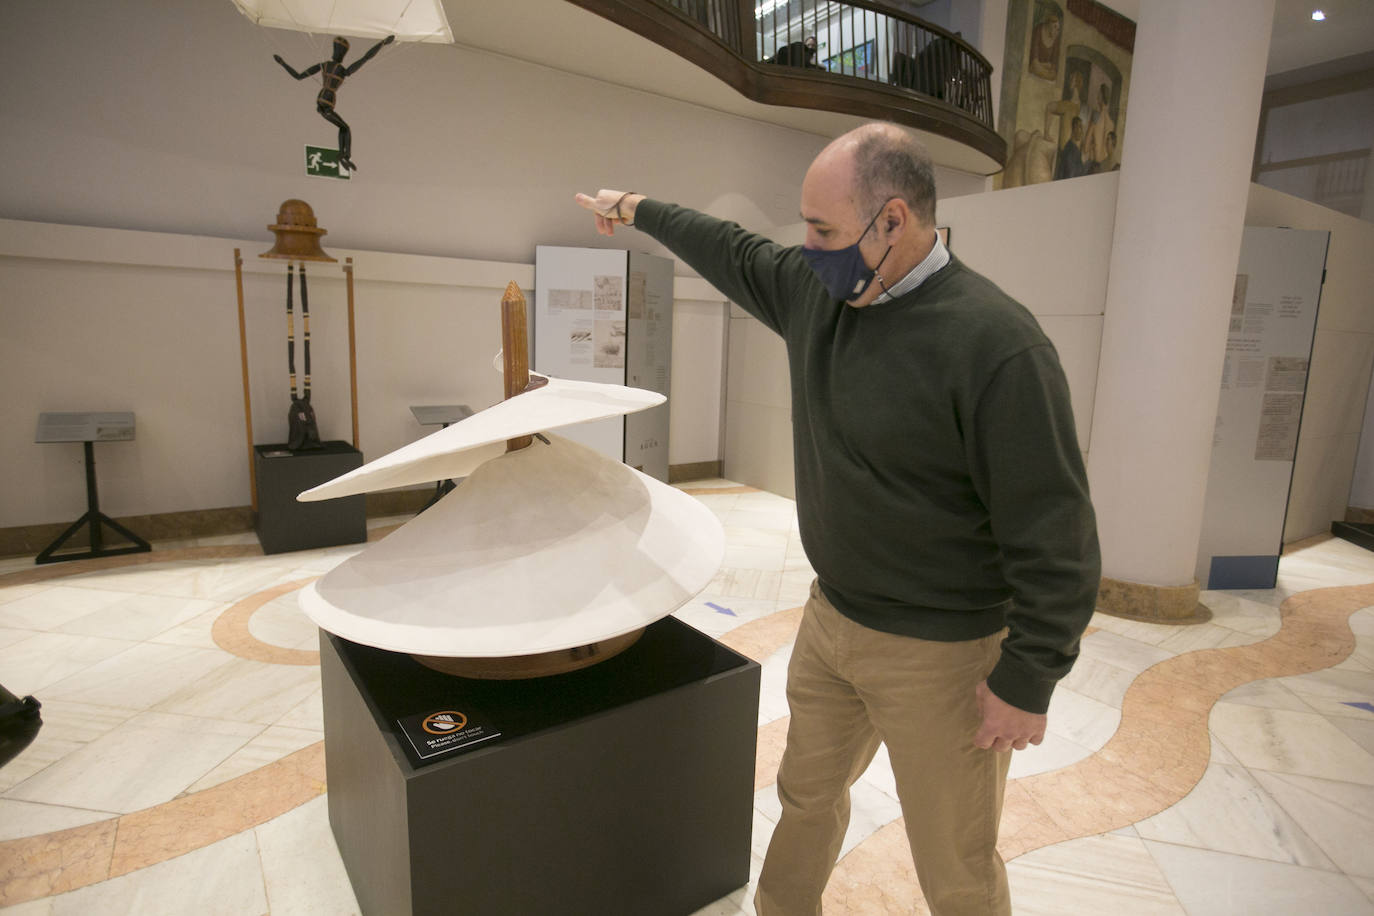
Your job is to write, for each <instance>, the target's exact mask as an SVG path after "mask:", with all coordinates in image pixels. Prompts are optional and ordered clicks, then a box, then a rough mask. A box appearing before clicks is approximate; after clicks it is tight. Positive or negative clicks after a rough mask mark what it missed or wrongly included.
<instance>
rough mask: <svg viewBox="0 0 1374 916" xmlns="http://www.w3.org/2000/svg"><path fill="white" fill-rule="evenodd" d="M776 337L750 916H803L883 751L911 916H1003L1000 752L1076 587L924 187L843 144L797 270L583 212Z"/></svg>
mask: <svg viewBox="0 0 1374 916" xmlns="http://www.w3.org/2000/svg"><path fill="white" fill-rule="evenodd" d="M577 201H578V203H580V204H581V205H582V206H584V207H586V208H587V209H590V210H592V211H593V212H594V213H595V214H596V224H597V227H598V230H599V231H601V232H602V233H603V234H607V235H609V234H612V233H613V232H614V230H615V226H616V224H617V223H620V224H625V225H630V224H633V225H634V226H635V227H636V228H638V229H640V230H641V231H644V232H647V233H648V234H649V235H651V236H652V237H654V238H655V239H658V240H659V241H660V242H662V243H663V244H665V245H666V246H667V247H668V248H669V249H671V250H672V251H673V252H675V253H676V254H677V255H678V256H679V257H681V258H682V259H683V260H684V261H686V262H687V263H688V264H690V265H691V266H693V267H694V268H696V269H697V270H698V271H699V272H700V273H701V274H702V276H703V277H705V278H706V279H707V280H708V281H710V282H711V283H712V284H714V285H715V286H716V288H717V289H719V290H721V291H722V292H723V293H725V295H727V296H728V297H729V298H730V299H731V300H732V301H734V302H736V303H738V304H739V305H740V306H741V307H743V308H745V309H746V310H748V311H749V312H750V313H752V314H753V315H755V316H756V317H757V318H758V319H759V320H760V321H762V322H763V323H764V324H766V325H768V326H769V327H771V328H772V329H773V330H775V331H776V332H777V333H779V334H780V335H782V337H783V339H784V340H785V341H786V344H787V350H788V359H789V364H790V373H791V381H792V410H793V414H792V423H793V433H794V460H795V464H796V481H797V512H798V517H799V521H800V526H801V534H802V541H803V545H804V547H805V549H806V553H807V557H808V558H809V560H810V561H811V564H812V566H813V567H814V568H815V570H816V573H817V580H816V583H815V584H814V585H813V586H812V590H811V598H810V600H809V601H808V602H807V605H806V609H805V611H804V614H803V619H802V623H801V627H800V630H799V632H798V634H797V640H796V644H795V646H794V648H793V652H792V659H791V663H790V665H789V668H788V685H787V696H788V702H789V705H790V707H791V711H792V719H791V723H790V726H789V731H788V736H787V749H786V751H785V753H784V755H783V759H782V763H781V765H780V767H779V771H778V795H779V798H780V799H781V801H782V816H781V818H780V820H779V821H778V824H777V827H776V829H775V830H774V833H773V838H772V841H771V843H770V845H769V848H768V854H767V857H766V860H765V862H764V866H763V872H762V874H761V875H760V877H759V884H758V893H757V896H756V900H755V902H756V905H757V908H758V912H759V913H760V914H761V916H771V914H803V913H806V914H811V913H819V912H820V901H821V894H822V891H823V890H824V888H825V884H826V882H827V880H828V879H829V876H830V872H831V870H832V869H833V867H834V864H835V860H836V857H837V855H838V853H839V850H840V844H841V842H842V840H843V838H844V832H845V829H846V825H847V823H848V820H849V787H850V785H852V784H853V782H854V781H855V780H856V779H857V778H858V777H859V776H860V775H861V774H862V773H863V771H864V770H865V769H866V768H867V766H868V764H869V762H870V761H871V760H872V758H873V755H874V753H875V751H876V750H877V748H878V745H879V743H880V742H881V743H885V744H886V745H887V747H888V752H889V757H890V759H891V761H892V769H893V774H894V776H895V778H896V784H897V791H898V795H899V796H900V799H901V803H902V810H903V812H904V814H905V821H906V830H907V836H908V839H909V840H910V843H911V849H912V854H913V859H914V860H915V863H916V871H917V876H918V877H919V879H920V882H921V887H922V890H923V891H924V893H925V897H926V900H927V902H928V903H929V905H930V908H931V911H932V912H933V913H935V914H937V916H948V914H980V916H981V914H989V913H995V914H1008V913H1010V912H1011V908H1010V901H1009V897H1008V893H1007V883H1006V872H1005V869H1004V867H1003V865H1002V860H1001V858H1000V857H999V856H998V854H997V851H996V842H997V826H998V821H999V819H1000V816H1001V806H1002V792H1003V787H1004V785H1005V781H1006V773H1007V767H1008V764H1009V762H1010V756H1011V755H1010V753H1009V751H1011V750H1012V749H1017V750H1020V749H1023V748H1025V747H1026V746H1027V745H1028V744H1038V743H1040V741H1041V739H1042V738H1043V737H1044V733H1045V725H1046V719H1045V711H1046V709H1047V708H1048V705H1049V698H1050V694H1051V692H1052V691H1053V689H1054V684H1055V682H1056V681H1057V680H1058V679H1059V678H1061V677H1063V675H1064V674H1066V673H1067V672H1068V670H1069V668H1070V666H1071V665H1072V664H1073V660H1074V658H1075V657H1076V655H1077V651H1078V640H1079V637H1080V635H1081V634H1082V632H1083V630H1084V628H1085V627H1086V625H1087V622H1088V620H1089V618H1090V617H1091V615H1092V610H1093V603H1094V599H1095V596H1096V591H1097V584H1098V578H1099V575H1100V569H1099V558H1098V551H1097V536H1096V529H1095V525H1094V520H1093V513H1092V507H1091V505H1090V503H1089V501H1088V493H1087V484H1086V480H1085V477H1086V475H1085V474H1084V470H1083V465H1082V460H1081V456H1080V454H1079V451H1078V441H1077V438H1076V436H1075V434H1074V429H1073V419H1072V413H1071V408H1070V404H1069V395H1068V390H1067V385H1066V383H1065V380H1064V375H1063V372H1062V370H1061V369H1060V367H1059V362H1058V359H1057V357H1056V355H1055V352H1054V348H1053V346H1052V345H1051V344H1050V342H1049V340H1048V339H1047V338H1046V337H1045V336H1044V334H1043V333H1042V332H1041V330H1040V328H1039V326H1038V325H1037V324H1036V322H1035V319H1034V318H1033V317H1032V316H1031V314H1030V313H1029V312H1028V311H1026V310H1025V309H1024V308H1022V307H1021V306H1020V305H1018V304H1017V303H1015V302H1014V301H1013V300H1011V299H1010V298H1009V297H1008V296H1006V295H1005V294H1004V293H1002V292H1001V291H1000V290H999V289H997V287H995V286H994V285H993V284H992V283H990V282H989V281H988V280H986V279H984V278H983V277H981V276H979V275H978V274H976V273H974V272H973V271H971V270H969V269H968V268H967V267H966V266H964V265H963V264H962V263H961V262H960V261H959V260H958V259H956V258H954V257H953V256H952V255H950V254H949V252H948V250H946V249H945V248H944V246H943V245H942V244H941V243H940V242H939V240H938V238H937V236H936V233H935V228H934V227H935V184H934V177H933V167H932V165H931V162H930V159H929V157H928V156H927V154H926V153H925V150H924V149H923V148H922V147H921V146H920V144H918V143H916V142H915V141H914V140H912V139H911V138H910V137H909V136H908V135H907V134H906V133H905V132H904V131H902V130H901V129H900V128H898V127H896V126H894V125H890V124H868V125H865V126H863V127H860V128H858V129H857V130H854V131H852V132H850V133H848V134H845V135H844V136H842V137H840V138H839V139H837V140H835V141H834V142H833V143H831V144H830V145H829V146H827V147H826V148H825V149H824V150H823V151H822V152H821V153H820V155H819V156H817V157H816V160H815V161H814V162H813V163H812V165H811V167H810V169H809V170H808V171H807V173H806V178H805V180H804V181H803V183H802V190H801V215H802V218H803V219H804V220H805V222H806V225H807V230H806V244H805V246H804V247H802V248H795V247H794V248H785V247H783V246H780V245H777V244H775V243H773V242H771V241H769V240H768V239H766V238H763V237H761V236H758V235H754V234H752V233H749V232H746V231H745V230H743V229H741V228H740V227H739V226H736V225H734V224H732V223H725V222H722V221H720V220H716V219H714V218H712V217H709V216H706V215H704V214H701V213H697V212H695V211H692V210H688V209H685V208H682V207H677V206H674V205H671V204H666V203H662V202H659V201H654V200H650V199H648V198H646V197H644V196H643V195H640V194H634V193H623V192H619V191H609V190H603V191H600V192H599V193H598V194H597V195H596V196H595V197H589V196H587V195H583V194H579V195H578V196H577Z"/></svg>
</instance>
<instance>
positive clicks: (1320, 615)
mask: <svg viewBox="0 0 1374 916" xmlns="http://www.w3.org/2000/svg"><path fill="white" fill-rule="evenodd" d="M702 492H731V491H730V490H709V489H703V490H702ZM736 492H743V490H740V491H736ZM383 533H385V532H384V531H382V532H375V533H374V534H373V536H374V537H376V536H380V535H381V534H383ZM260 554H261V550H260V548H258V547H257V546H256V545H241V546H229V547H206V548H182V549H176V550H168V551H159V552H156V553H154V554H142V555H131V556H128V557H119V558H110V559H109V560H95V561H75V562H71V563H67V564H57V565H55V566H52V567H44V568H40V569H34V570H22V571H20V572H16V573H9V574H5V575H0V587H3V586H10V585H21V584H28V583H33V582H41V581H46V580H49V579H52V578H56V577H59V576H69V575H76V574H79V573H83V572H91V571H96V570H103V569H109V568H112V567H118V566H136V565H145V564H148V563H153V562H159V561H175V560H206V559H228V558H236V557H249V556H255V555H260ZM315 578H317V576H308V577H305V578H300V579H296V580H293V581H289V582H284V583H281V584H278V585H275V586H272V587H270V588H267V589H264V590H261V591H258V592H256V593H255V594H253V595H251V596H249V597H247V598H243V599H241V600H239V601H237V602H235V603H234V604H232V605H230V606H229V607H228V608H226V609H225V610H224V611H223V612H222V613H221V614H220V615H219V617H218V618H217V619H216V621H215V623H214V625H213V628H212V636H213V638H214V641H215V643H216V644H217V645H218V646H219V647H220V648H221V649H223V650H224V651H226V652H229V653H232V654H234V655H236V656H239V657H243V658H249V659H253V660H255V661H260V662H267V663H270V664H288V665H314V664H318V660H319V659H318V653H317V652H313V651H307V650H299V649H287V648H284V647H279V646H272V645H269V644H267V643H264V642H262V641H261V640H258V639H257V638H256V637H254V636H252V634H251V633H250V632H249V627H248V623H249V620H250V618H251V617H252V615H253V614H254V613H255V612H256V611H258V610H259V609H260V608H262V607H263V606H265V605H266V604H268V603H269V602H271V601H272V600H274V599H276V598H278V597H280V596H282V595H285V594H288V593H289V592H291V591H293V590H296V589H299V588H301V587H303V586H304V585H306V584H307V583H309V582H311V581H313V580H314V579H315ZM1371 605H1374V584H1369V585H1360V586H1344V587H1337V588H1323V589H1315V590H1312V591H1308V592H1302V593H1299V594H1297V595H1294V596H1292V597H1290V598H1288V599H1287V600H1286V601H1285V602H1284V603H1283V605H1282V607H1281V609H1280V613H1281V617H1282V620H1281V625H1280V628H1279V631H1278V632H1277V633H1276V634H1274V635H1273V636H1271V637H1269V638H1268V639H1265V640H1263V641H1261V642H1257V643H1253V644H1251V645H1247V646H1241V647H1236V648H1224V649H1203V650H1198V651H1193V652H1188V653H1186V654H1182V655H1178V656H1175V657H1173V658H1170V659H1166V660H1164V661H1161V662H1158V663H1157V664H1155V665H1154V666H1153V667H1150V668H1148V669H1146V670H1145V671H1144V672H1142V673H1141V674H1140V675H1139V676H1137V677H1136V678H1135V680H1134V682H1133V683H1132V684H1131V686H1130V687H1129V688H1128V689H1127V691H1126V694H1125V697H1124V699H1123V701H1122V709H1121V721H1120V725H1119V727H1118V728H1117V730H1116V732H1115V734H1114V735H1113V736H1112V737H1111V738H1110V739H1109V740H1108V741H1107V742H1106V744H1105V745H1103V746H1102V747H1101V748H1100V749H1099V750H1098V751H1096V752H1095V753H1093V754H1092V755H1090V756H1088V757H1087V758H1085V759H1083V760H1081V761H1079V762H1078V763H1075V764H1073V765H1071V766H1068V767H1064V768H1062V769H1059V770H1054V771H1050V772H1045V773H1040V774H1037V775H1033V776H1026V777H1022V778H1019V779H1015V780H1012V781H1011V782H1010V783H1009V784H1008V787H1007V798H1006V808H1005V813H1004V816H1003V821H1002V838H1001V842H1000V844H999V846H1000V849H1001V851H1002V853H1003V856H1004V857H1005V858H1007V859H1012V858H1015V857H1016V856H1019V855H1022V854H1023V853H1026V852H1030V851H1032V850H1035V849H1040V848H1042V847H1045V846H1049V845H1052V844H1057V843H1061V842H1064V841H1066V840H1071V839H1075V838H1079V837H1086V836H1092V835H1097V834H1102V833H1106V832H1108V831H1111V830H1115V829H1117V828H1119V827H1123V826H1126V825H1129V824H1133V823H1136V822H1138V821H1140V820H1142V819H1144V818H1148V817H1150V816H1152V815H1154V814H1156V813H1158V812H1160V811H1163V810H1164V809H1166V808H1168V807H1170V806H1172V805H1174V804H1175V803H1177V802H1178V801H1179V800H1180V799H1182V798H1183V797H1184V796H1185V795H1186V794H1187V793H1188V792H1189V791H1191V790H1192V788H1193V787H1194V786H1195V785H1196V784H1197V782H1198V780H1199V779H1200V778H1201V776H1202V774H1203V772H1204V770H1205V769H1206V767H1207V764H1208V758H1209V754H1210V737H1209V732H1208V717H1209V714H1210V712H1211V709H1212V707H1213V705H1214V704H1215V703H1216V702H1217V701H1218V700H1219V699H1220V698H1221V697H1222V696H1223V695H1224V694H1225V693H1227V692H1228V691H1230V690H1232V689H1234V688H1236V687H1239V686H1242V685H1244V684H1246V683H1249V682H1251V681H1256V680H1261V679H1266V678H1274V677H1282V676H1288V675H1295V674H1303V673H1308V672H1313V671H1318V670H1322V669H1324V668H1328V667H1331V666H1333V665H1336V664H1339V663H1340V662H1341V661H1343V660H1344V659H1345V658H1347V657H1348V656H1349V655H1350V654H1351V652H1352V650H1353V649H1354V646H1355V640H1354V636H1353V634H1352V633H1351V631H1350V627H1349V624H1348V620H1349V618H1350V616H1351V615H1352V614H1354V613H1355V612H1356V611H1359V610H1360V609H1362V608H1365V607H1369V606H1371ZM801 613H802V609H801V608H800V607H793V608H789V609H787V610H783V611H777V612H774V613H772V614H769V615H768V616H766V617H763V618H760V619H756V620H753V621H750V622H748V623H745V624H743V625H741V626H739V627H737V628H735V629H734V630H732V631H730V632H728V633H726V634H725V635H723V636H721V637H719V639H720V641H721V642H722V643H724V644H726V645H728V646H730V647H731V648H734V649H735V650H736V651H739V652H741V653H742V654H745V655H747V656H749V657H751V658H754V659H756V660H758V661H760V662H762V661H763V660H765V659H767V658H769V657H770V656H772V655H773V654H774V653H776V652H777V651H779V650H780V649H782V648H784V647H785V646H787V645H788V644H789V643H790V642H791V640H792V639H793V638H794V636H795V633H796V630H797V626H798V624H799V622H800V619H801ZM786 729H787V719H786V717H783V718H781V719H777V720H774V721H772V722H769V723H767V724H765V725H763V726H761V727H760V729H759V735H758V757H757V763H756V781H755V788H756V790H757V789H760V788H764V787H766V786H768V785H770V784H772V783H773V782H774V781H775V780H776V775H777V765H778V761H779V760H780V758H781V754H782V747H783V744H784V741H785V738H786ZM324 791H325V765H324V744H323V742H316V743H314V744H312V745H310V746H308V747H305V748H303V749H301V750H298V751H296V752H295V753H292V754H290V755H289V756H286V757H283V758H281V759H279V760H276V761H274V762H272V763H270V764H267V765H264V766H262V767H260V768H258V769H256V770H253V771H252V772H249V773H246V774H244V775H242V776H239V777H237V778H234V779H231V780H228V781H226V782H224V783H220V784H218V785H215V786H211V787H209V788H206V789H203V790H200V791H197V792H194V793H192V794H188V795H185V796H182V797H179V798H176V799H173V800H171V801H168V802H165V803H162V804H159V805H155V806H152V807H149V808H146V809H144V810H141V811H136V812H133V813H130V814H125V815H122V816H119V817H113V818H109V819H107V820H103V821H99V822H96V823H92V824H87V825H85V826H81V827H75V828H71V829H67V830H60V831H55V832H52V833H46V834H40V835H36V836H30V837H24V838H20V839H16V840H9V841H5V842H0V906H11V905H15V904H19V903H23V902H26V901H31V900H35V899H39V898H42V897H48V896H53V895H56V894H61V893H64V892H67V891H71V890H75V889H77V888H81V887H85V886H88V885H91V884H95V883H98V882H102V881H106V880H109V879H111V878H115V877H118V876H120V875H125V874H128V873H130V872H133V871H136V870H138V869H142V868H146V867H148V866H150V865H154V864H157V863H159V862H164V861H167V860H168V859H171V858H174V857H176V856H180V855H183V854H185V853H188V852H191V851H194V850H196V849H200V848H203V847H205V846H208V845H210V844H213V843H215V842H218V841H220V840H223V839H226V838H228V837H231V836H233V835H235V834H237V833H240V832H242V831H244V830H249V829H252V828H254V827H256V826H259V825H261V824H264V823H266V822H268V821H270V820H272V819H274V818H276V817H279V816H280V815H282V814H285V813H286V812H289V811H291V810H292V809H294V808H296V807H298V806H299V805H301V804H304V803H305V802H307V801H310V800H311V799H313V798H316V797H318V796H319V795H320V794H321V793H323V792H324ZM825 902H826V906H827V909H833V910H834V911H835V912H850V913H859V912H863V913H870V912H874V913H883V912H902V913H910V912H926V910H925V908H924V906H923V904H922V903H921V900H920V891H919V887H918V886H917V883H916V878H915V873H914V870H913V869H912V866H911V859H910V854H909V852H908V850H907V846H906V837H905V832H904V828H903V823H902V821H901V820H900V819H898V820H895V821H892V822H890V823H888V824H886V825H885V826H883V827H881V828H879V829H878V830H877V831H876V832H874V833H873V834H872V835H870V836H869V837H867V838H866V839H865V840H863V841H862V842H860V843H859V844H858V845H857V846H856V847H855V848H854V849H853V850H852V851H851V852H850V853H849V854H848V855H846V856H845V857H844V858H843V859H842V860H841V862H840V863H839V865H838V866H837V868H836V870H835V873H834V876H833V877H832V880H831V882H830V885H829V887H828V888H827V891H826V898H825Z"/></svg>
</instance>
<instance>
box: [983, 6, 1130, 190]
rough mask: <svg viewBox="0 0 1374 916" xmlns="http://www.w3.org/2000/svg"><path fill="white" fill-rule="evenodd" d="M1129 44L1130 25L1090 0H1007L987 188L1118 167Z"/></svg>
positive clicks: (1119, 162) (1085, 173)
mask: <svg viewBox="0 0 1374 916" xmlns="http://www.w3.org/2000/svg"><path fill="white" fill-rule="evenodd" d="M1134 48H1135V23H1134V22H1132V21H1131V20H1129V19H1127V18H1126V17H1124V16H1122V15H1121V14H1119V13H1117V12H1115V11H1113V10H1110V9H1108V8H1107V7H1105V6H1103V5H1102V4H1100V3H1096V2H1094V0H1010V2H1009V3H1008V5H1007V44H1006V58H1005V61H1004V63H1003V67H1002V105H1001V112H1000V114H999V117H998V132H999V133H1000V134H1001V135H1002V136H1003V137H1005V138H1006V141H1007V148H1008V149H1009V150H1010V151H1011V152H1010V155H1009V156H1008V157H1007V165H1006V168H1005V169H1003V171H1002V172H1000V173H999V174H997V175H996V176H994V178H993V187H995V188H1015V187H1019V186H1020V185H1027V184H1039V183H1040V182H1043V181H1056V180H1058V179H1061V178H1077V177H1079V176H1080V175H1095V174H1097V173H1099V172H1110V171H1113V170H1115V169H1119V168H1121V151H1122V148H1123V145H1124V143H1125V136H1126V96H1127V92H1128V90H1129V88H1130V81H1131V57H1132V54H1133V52H1134Z"/></svg>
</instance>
